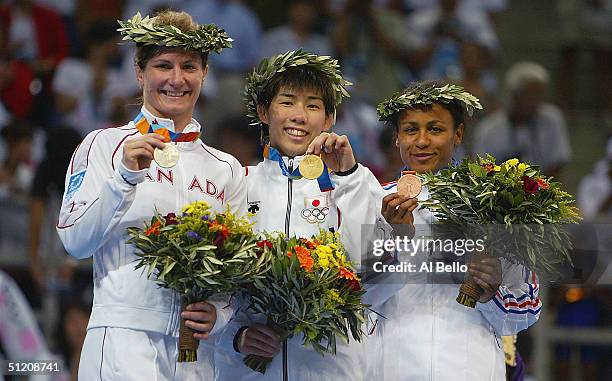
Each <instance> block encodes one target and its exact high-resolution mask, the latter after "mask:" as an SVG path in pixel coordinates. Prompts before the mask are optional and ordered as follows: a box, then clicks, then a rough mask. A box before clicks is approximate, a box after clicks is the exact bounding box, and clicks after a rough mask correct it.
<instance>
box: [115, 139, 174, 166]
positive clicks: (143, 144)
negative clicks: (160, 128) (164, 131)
mask: <svg viewBox="0 0 612 381" xmlns="http://www.w3.org/2000/svg"><path fill="white" fill-rule="evenodd" d="M164 145H165V143H164V137H163V136H161V135H159V134H156V133H150V134H144V135H138V136H136V137H133V138H130V139H127V140H126V141H125V143H124V144H123V165H125V167H126V168H127V169H129V170H132V171H139V170H141V169H145V168H149V167H150V166H151V160H153V151H154V150H155V148H159V149H163V148H164Z"/></svg>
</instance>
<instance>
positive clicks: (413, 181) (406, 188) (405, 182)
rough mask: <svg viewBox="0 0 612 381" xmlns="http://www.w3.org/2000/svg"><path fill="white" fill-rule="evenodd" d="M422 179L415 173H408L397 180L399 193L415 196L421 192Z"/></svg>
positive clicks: (410, 196)
mask: <svg viewBox="0 0 612 381" xmlns="http://www.w3.org/2000/svg"><path fill="white" fill-rule="evenodd" d="M421 188H422V185H421V180H419V178H418V177H417V176H416V175H415V174H414V173H406V174H404V175H403V176H402V177H400V178H399V180H397V193H399V194H401V195H403V196H408V197H409V198H415V197H417V196H418V195H419V194H420V193H421Z"/></svg>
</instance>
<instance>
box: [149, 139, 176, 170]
mask: <svg viewBox="0 0 612 381" xmlns="http://www.w3.org/2000/svg"><path fill="white" fill-rule="evenodd" d="M153 158H154V159H155V162H156V163H157V165H159V166H160V167H163V168H171V167H174V166H175V165H176V163H177V162H178V159H179V153H178V149H176V146H175V145H174V144H168V143H166V145H165V147H164V149H159V148H155V151H153Z"/></svg>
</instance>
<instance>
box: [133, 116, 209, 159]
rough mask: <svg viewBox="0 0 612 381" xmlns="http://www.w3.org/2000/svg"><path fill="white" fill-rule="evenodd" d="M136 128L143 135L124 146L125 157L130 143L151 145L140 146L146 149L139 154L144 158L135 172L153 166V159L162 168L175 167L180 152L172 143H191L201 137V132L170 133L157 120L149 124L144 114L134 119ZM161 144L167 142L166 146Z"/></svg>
mask: <svg viewBox="0 0 612 381" xmlns="http://www.w3.org/2000/svg"><path fill="white" fill-rule="evenodd" d="M134 126H135V127H136V129H138V131H140V133H141V134H142V135H141V136H140V137H136V138H134V139H131V140H130V141H126V144H125V146H124V157H125V155H126V148H127V147H130V145H128V143H130V144H131V143H132V142H136V141H141V142H143V143H144V142H149V144H150V145H149V146H141V145H142V144H141V145H139V148H142V149H144V151H140V152H139V154H140V155H141V156H142V158H140V159H139V160H138V168H136V169H135V170H139V169H144V168H149V166H150V165H151V159H154V160H155V162H156V163H157V165H159V166H160V167H162V168H172V167H174V166H175V165H176V163H178V160H179V151H178V149H177V148H176V145H175V144H172V143H175V142H191V141H194V140H196V139H197V138H198V137H200V133H199V132H187V133H182V132H174V131H170V130H169V129H168V128H166V127H162V126H161V125H159V124H158V123H157V120H156V119H154V120H153V122H152V123H149V121H148V120H147V118H146V117H145V116H144V115H143V114H142V113H140V114H138V116H137V117H136V119H134ZM144 137H147V138H144ZM150 139H154V140H150ZM161 142H165V144H164V143H161ZM170 142H172V143H170ZM151 149H153V152H150V151H151ZM151 154H152V155H151ZM141 159H145V162H143V163H141ZM125 161H126V160H125V159H124V162H125ZM126 166H127V163H126ZM130 169H134V168H130Z"/></svg>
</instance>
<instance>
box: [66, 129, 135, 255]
mask: <svg viewBox="0 0 612 381" xmlns="http://www.w3.org/2000/svg"><path fill="white" fill-rule="evenodd" d="M104 131H105V130H97V131H93V132H91V133H90V134H89V135H87V137H85V140H83V142H82V143H81V145H80V146H79V147H77V149H76V151H75V153H74V154H73V156H72V160H71V161H70V164H69V166H68V171H67V173H66V186H65V192H64V198H63V200H62V207H61V210H60V215H59V221H58V224H57V232H58V234H59V236H60V239H61V240H62V242H63V244H64V247H65V248H66V251H67V252H68V253H69V254H70V255H72V256H73V257H75V258H79V259H82V258H87V257H90V256H92V255H93V253H94V252H95V251H96V250H98V249H99V248H100V247H101V246H102V245H103V244H104V243H105V242H106V241H107V240H108V239H109V237H110V236H111V234H112V233H113V230H114V229H115V228H116V226H117V225H118V224H119V222H120V220H121V218H122V217H123V216H124V215H125V213H126V212H127V210H128V209H129V207H130V206H131V205H132V202H133V201H134V197H135V194H136V184H138V183H140V182H142V181H144V177H145V175H146V173H147V170H146V169H144V170H141V171H130V170H128V169H127V168H125V167H124V166H123V164H120V165H118V166H117V168H116V169H115V170H114V171H113V169H112V166H111V162H110V158H111V157H112V152H111V151H112V150H113V149H114V148H115V147H113V146H112V144H111V143H110V142H109V141H108V140H107V139H104V138H105V136H104V135H105V132H104Z"/></svg>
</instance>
